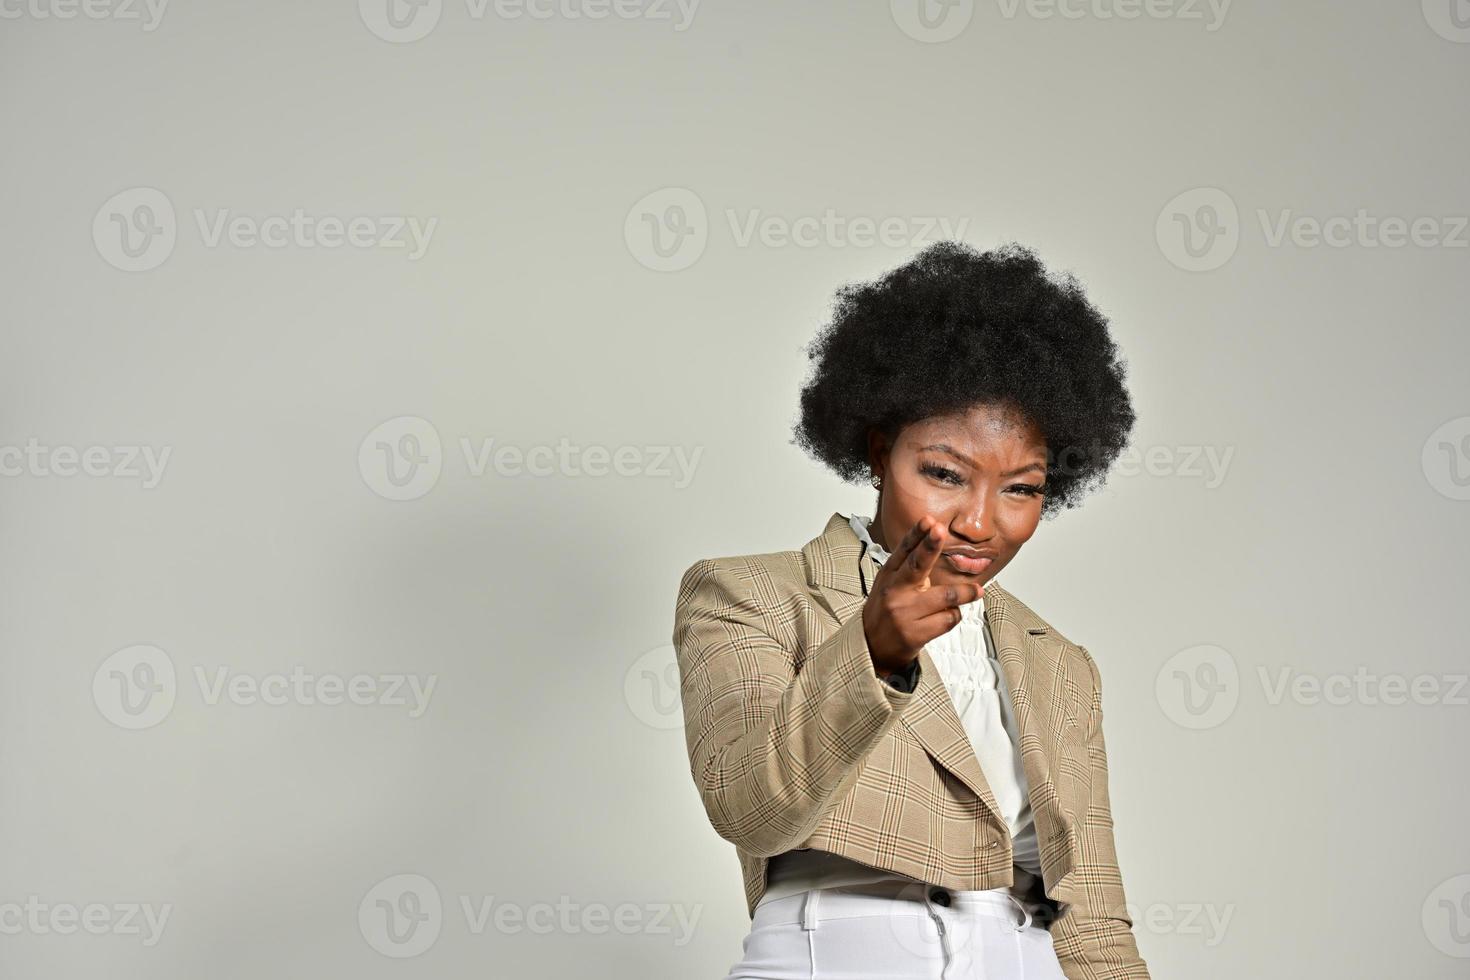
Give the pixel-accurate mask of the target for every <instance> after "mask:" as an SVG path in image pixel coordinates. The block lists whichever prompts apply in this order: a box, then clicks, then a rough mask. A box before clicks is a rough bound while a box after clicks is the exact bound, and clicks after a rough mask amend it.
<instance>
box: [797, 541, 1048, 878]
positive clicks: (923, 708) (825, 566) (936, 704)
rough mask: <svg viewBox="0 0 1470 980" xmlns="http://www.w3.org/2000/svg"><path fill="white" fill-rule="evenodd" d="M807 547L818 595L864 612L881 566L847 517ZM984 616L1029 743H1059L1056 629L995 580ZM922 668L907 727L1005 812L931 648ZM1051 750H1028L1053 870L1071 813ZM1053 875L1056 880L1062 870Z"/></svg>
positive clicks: (1035, 805)
mask: <svg viewBox="0 0 1470 980" xmlns="http://www.w3.org/2000/svg"><path fill="white" fill-rule="evenodd" d="M801 553H802V555H803V556H804V557H805V561H806V569H807V579H808V583H809V585H810V587H811V590H812V593H813V595H814V596H816V597H817V598H819V599H820V600H821V601H822V602H823V603H824V604H825V605H826V606H827V608H828V609H829V610H830V611H831V612H832V614H833V615H834V616H835V617H836V618H837V620H838V621H839V622H845V621H846V620H847V618H848V617H849V616H853V615H858V614H859V613H860V610H861V609H862V606H863V602H864V600H865V593H864V584H866V585H867V587H868V588H869V589H871V587H872V584H873V579H874V577H875V576H876V575H877V574H878V569H879V568H880V567H881V566H880V563H879V562H878V561H877V559H876V558H874V557H873V556H872V554H871V553H869V549H866V548H865V547H864V546H863V542H861V541H860V540H859V539H858V536H857V535H856V534H855V533H854V532H853V529H852V525H851V524H849V523H848V518H846V517H844V516H843V515H842V514H840V513H836V512H834V513H833V514H832V516H831V517H830V518H829V519H828V521H827V526H826V527H825V528H824V529H823V531H822V533H821V534H820V535H818V536H817V537H815V538H813V539H812V540H811V541H809V542H807V543H806V545H804V546H803V547H802V548H801ZM985 621H986V627H987V628H988V629H989V630H990V635H991V639H992V640H993V642H994V644H995V651H996V660H998V661H999V662H1000V664H1001V668H1002V673H1004V675H1005V679H1006V683H1007V685H1008V688H1009V690H1010V693H1011V701H1012V702H1013V706H1014V708H1015V712H1016V719H1017V723H1018V725H1019V727H1020V731H1021V738H1022V741H1023V744H1024V743H1034V744H1035V745H1037V746H1047V747H1049V748H1050V747H1053V746H1055V745H1056V744H1057V743H1058V739H1060V738H1061V735H1060V733H1061V731H1062V729H1063V726H1064V725H1065V724H1066V723H1067V721H1068V719H1067V718H1065V717H1063V716H1061V715H1060V714H1059V713H1060V711H1061V710H1062V709H1061V707H1060V706H1056V707H1054V706H1053V700H1054V699H1053V698H1051V697H1047V696H1042V695H1041V692H1046V691H1052V690H1055V689H1056V687H1057V684H1058V681H1059V678H1058V676H1057V670H1056V666H1055V664H1056V657H1055V653H1048V652H1047V650H1046V649H1044V648H1043V646H1042V645H1043V644H1045V643H1047V642H1048V636H1047V634H1048V633H1049V632H1050V627H1049V626H1048V625H1047V624H1046V623H1044V622H1042V621H1041V619H1040V618H1039V617H1037V616H1036V615H1035V614H1034V613H1032V612H1030V610H1028V609H1027V608H1026V607H1025V606H1023V605H1021V603H1020V602H1019V600H1017V599H1016V598H1015V597H1014V596H1012V595H1011V594H1010V593H1009V592H1007V591H1006V590H1005V589H1003V588H1002V587H1001V586H1000V584H999V583H998V582H996V581H994V580H992V581H990V582H987V583H986V585H985ZM919 666H920V675H919V685H918V687H917V688H916V689H915V691H914V694H915V695H916V700H915V703H913V704H911V705H909V706H908V708H907V710H905V711H904V714H903V719H902V720H903V723H904V725H906V726H907V727H908V728H909V729H910V730H911V731H912V732H913V733H914V734H915V736H917V737H918V739H919V741H920V742H921V743H923V745H924V747H925V749H927V750H928V752H929V753H930V754H931V755H933V756H934V757H935V758H936V759H938V760H939V761H940V762H941V763H943V764H944V765H945V767H946V768H948V769H949V770H950V771H952V772H953V773H955V775H956V776H958V777H959V779H960V780H961V781H963V782H964V783H965V784H966V785H967V786H969V787H970V789H971V790H972V791H973V792H974V793H975V794H976V795H977V796H979V797H980V798H981V799H982V800H983V801H984V802H985V804H986V805H987V806H988V807H990V808H991V810H992V811H993V812H995V813H997V814H999V813H1000V807H999V806H998V805H997V804H996V801H995V796H994V795H993V794H992V793H991V791H990V786H989V785H988V784H987V783H986V780H985V774H984V773H983V772H982V771H981V769H980V763H979V760H978V759H977V758H976V757H975V750H974V747H973V746H972V745H971V744H970V740H969V735H968V734H967V733H966V732H965V728H964V725H963V724H962V723H961V722H960V719H959V715H958V714H957V713H956V712H955V709H954V702H953V701H951V700H950V697H949V691H948V689H947V688H946V687H945V686H944V679H943V677H941V676H940V673H939V668H938V667H937V666H936V665H935V663H934V661H933V660H932V659H931V658H930V657H929V651H928V650H927V649H922V650H920V651H919ZM1050 754H1051V753H1050V752H1048V751H1040V752H1027V751H1023V752H1022V753H1021V757H1022V763H1023V766H1024V768H1025V771H1026V778H1027V781H1028V783H1029V784H1030V787H1031V794H1030V795H1031V802H1032V810H1033V812H1034V813H1035V818H1036V823H1037V833H1038V834H1039V835H1040V843H1041V849H1042V852H1043V861H1044V862H1045V863H1046V864H1047V865H1048V866H1049V867H1048V871H1051V870H1052V868H1053V867H1055V865H1053V861H1054V860H1056V858H1055V857H1054V855H1055V854H1056V853H1057V851H1058V849H1060V848H1062V847H1063V846H1064V845H1063V841H1064V839H1065V837H1066V834H1067V826H1068V824H1069V817H1068V815H1067V814H1065V813H1064V812H1060V811H1059V809H1058V807H1057V806H1056V805H1055V790H1054V784H1053V783H1052V779H1051V772H1050V764H1049V762H1048V756H1049V755H1050ZM1048 877H1049V878H1052V879H1053V880H1054V878H1055V874H1052V875H1049V876H1048Z"/></svg>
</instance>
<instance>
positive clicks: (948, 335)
mask: <svg viewBox="0 0 1470 980" xmlns="http://www.w3.org/2000/svg"><path fill="white" fill-rule="evenodd" d="M806 353H807V356H808V358H809V359H810V360H812V361H814V362H815V366H814V370H813V372H812V374H811V376H810V378H809V379H808V380H807V382H806V383H805V385H803V387H802V390H801V417H800V419H799V420H798V421H797V422H796V424H795V425H794V426H793V428H792V432H793V434H794V437H793V438H792V440H791V442H792V443H794V444H795V445H797V446H799V447H800V448H801V449H802V450H804V451H805V452H806V453H808V454H809V455H811V456H813V457H814V458H816V459H817V460H819V461H820V462H822V463H824V464H826V465H827V466H828V467H829V468H831V469H832V470H834V471H836V473H837V475H838V476H840V477H841V478H842V479H843V480H845V481H848V482H851V483H861V482H865V481H866V479H867V478H868V475H869V472H870V470H869V461H868V430H869V428H877V429H878V430H880V431H882V432H884V433H885V434H886V435H887V436H888V438H889V439H890V441H891V440H893V439H895V438H896V437H897V435H898V432H899V430H900V429H902V428H903V427H904V426H906V425H909V424H911V423H913V422H917V421H919V420H921V419H925V418H929V417H931V416H934V415H942V414H948V413H951V412H957V411H964V410H966V409H968V408H970V407H972V406H974V405H977V404H986V405H1000V406H1004V407H1006V408H1008V409H1010V410H1012V411H1014V412H1018V413H1020V414H1021V415H1022V416H1023V417H1024V418H1026V419H1029V420H1030V421H1031V422H1033V423H1034V424H1035V425H1036V427H1037V428H1038V429H1039V430H1040V431H1041V433H1042V435H1043V437H1044V438H1045V440H1046V446H1047V479H1046V488H1047V492H1046V496H1045V498H1044V499H1043V503H1042V514H1043V516H1045V515H1047V514H1053V513H1056V512H1057V510H1058V509H1060V508H1066V507H1073V506H1076V504H1077V503H1078V502H1079V501H1080V499H1081V497H1082V496H1083V495H1084V494H1085V493H1086V492H1087V491H1088V490H1090V489H1092V488H1094V487H1098V486H1101V485H1102V484H1103V482H1104V480H1105V478H1106V473H1107V470H1108V468H1109V467H1110V466H1111V465H1112V463H1113V461H1114V460H1116V459H1117V457H1118V455H1119V454H1120V453H1121V452H1122V451H1123V449H1124V447H1125V446H1126V445H1127V444H1128V435H1129V432H1130V431H1131V430H1132V428H1133V423H1134V420H1135V418H1136V416H1135V415H1134V412H1133V407H1132V404H1131V402H1130V400H1129V397H1128V390H1127V388H1126V387H1125V386H1124V384H1123V380H1124V377H1125V375H1126V372H1127V366H1126V362H1124V361H1123V360H1121V359H1120V357H1119V354H1118V348H1117V345H1116V344H1114V343H1113V340H1112V338H1111V337H1110V336H1109V335H1108V321H1107V318H1106V317H1105V316H1103V315H1102V314H1101V313H1099V312H1098V310H1097V308H1096V307H1094V306H1093V305H1092V304H1091V303H1090V302H1088V300H1087V297H1086V296H1085V295H1083V292H1082V286H1081V284H1080V283H1078V281H1077V280H1076V278H1075V277H1073V276H1072V275H1071V274H1070V273H1065V274H1061V275H1054V274H1051V273H1048V271H1047V269H1046V267H1045V266H1044V265H1043V264H1042V262H1041V260H1040V259H1038V258H1037V257H1036V254H1035V253H1034V252H1033V251H1031V250H1030V249H1029V248H1026V247H1024V246H1022V245H1018V244H1016V243H1010V244H1007V245H1004V246H1002V247H1000V248H997V249H994V250H992V251H989V252H983V253H982V252H979V251H977V250H976V249H974V248H972V247H971V246H969V245H965V244H963V243H960V242H951V241H941V242H936V243H935V244H932V245H930V246H928V247H926V248H925V249H923V251H921V252H919V253H918V255H916V256H915V257H914V258H913V259H911V260H910V261H909V262H907V263H905V264H904V265H902V266H899V267H898V268H896V269H894V270H892V271H891V272H888V273H886V274H885V275H883V276H882V277H881V278H879V279H877V280H875V281H873V282H860V283H850V284H848V285H846V286H843V287H841V288H840V289H838V291H837V299H836V302H835V303H834V306H833V315H832V319H831V321H830V323H828V324H827V325H825V326H824V327H823V328H822V329H821V331H820V332H819V333H818V335H817V337H816V339H814V340H813V341H812V342H811V343H810V344H809V345H808V346H807V348H806Z"/></svg>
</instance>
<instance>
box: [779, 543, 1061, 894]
mask: <svg viewBox="0 0 1470 980" xmlns="http://www.w3.org/2000/svg"><path fill="white" fill-rule="evenodd" d="M850 523H851V524H852V530H853V533H855V534H856V535H857V536H858V539H859V540H862V541H866V542H867V544H868V549H869V550H870V551H872V552H873V554H874V556H875V557H876V558H877V559H878V561H879V562H880V563H881V562H885V561H887V560H888V551H887V550H885V549H884V548H883V546H882V545H880V544H878V543H877V542H875V541H874V540H873V538H872V536H871V535H870V534H869V533H868V524H869V523H870V521H869V520H868V519H867V518H864V517H859V516H858V515H856V514H854V515H852V517H851V518H850ZM960 614H961V618H960V621H959V622H958V623H957V624H955V626H954V627H953V628H952V629H951V630H950V631H949V632H948V633H945V634H944V635H943V636H940V637H937V638H935V639H933V640H930V641H929V642H928V643H926V644H924V649H925V650H927V651H928V653H929V657H930V659H931V660H933V661H934V665H935V666H936V667H938V668H939V676H940V678H941V679H942V680H943V681H944V686H945V688H946V689H947V690H948V691H949V697H950V700H951V701H952V702H953V703H954V709H955V713H956V714H957V715H959V718H960V723H961V724H962V725H963V726H964V728H965V733H966V734H967V735H969V737H970V745H971V746H973V747H974V749H975V758H976V759H977V760H978V761H979V763H980V769H981V771H982V772H983V773H984V774H985V781H986V782H987V783H988V784H989V785H990V791H991V793H992V794H994V796H995V802H996V804H997V805H998V806H999V807H1000V810H1001V814H1000V815H1001V817H1002V818H1003V819H1004V820H1005V822H1006V826H1007V828H1008V829H1009V830H1010V833H1011V849H1012V852H1013V855H1014V863H1015V864H1017V865H1019V866H1020V867H1021V868H1022V869H1023V870H1025V871H1028V872H1030V873H1031V874H1034V875H1038V876H1039V875H1040V874H1041V852H1040V849H1039V847H1038V842H1037V839H1036V823H1035V820H1034V819H1033V817H1032V813H1031V802H1030V799H1029V797H1028V795H1027V793H1028V786H1027V782H1026V773H1025V770H1024V769H1023V768H1022V766H1021V749H1020V737H1021V735H1020V730H1019V728H1018V726H1017V724H1016V715H1015V709H1014V708H1013V706H1012V704H1011V695H1010V691H1009V689H1008V687H1007V685H1006V684H1005V683H1004V682H1003V677H1004V674H1002V672H1001V669H1000V662H999V661H998V660H996V659H995V644H994V642H993V641H992V639H991V637H990V631H989V629H988V627H987V626H986V623H985V596H984V595H983V594H982V595H981V597H980V598H978V599H976V600H975V601H974V602H969V603H965V604H964V605H962V606H960ZM876 676H877V675H876V674H875V675H874V677H875V678H876ZM890 879H892V880H896V881H901V882H904V883H911V882H912V881H913V880H914V879H912V878H908V877H906V876H904V875H898V874H894V873H893V872H890V871H884V870H882V869H880V868H873V867H869V866H868V865H866V864H861V863H859V862H857V861H852V860H849V859H848V858H845V857H842V856H841V855H838V854H830V853H828V852H826V851H818V850H813V849H811V848H803V849H798V850H794V851H787V852H786V853H784V854H778V855H776V856H775V857H773V858H771V861H770V865H769V867H768V869H767V879H766V880H767V886H766V891H765V894H763V895H762V896H761V903H765V902H767V901H774V900H775V899H777V898H783V897H785V896H787V895H793V894H796V893H798V892H803V891H806V890H807V889H809V888H831V887H834V886H837V885H855V884H866V883H868V882H875V881H886V880H890ZM996 890H997V891H1002V890H1005V889H996Z"/></svg>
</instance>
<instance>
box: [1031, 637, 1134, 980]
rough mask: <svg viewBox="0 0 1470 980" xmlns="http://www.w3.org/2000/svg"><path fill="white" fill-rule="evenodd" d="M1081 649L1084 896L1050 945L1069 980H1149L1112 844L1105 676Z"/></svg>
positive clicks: (1080, 875)
mask: <svg viewBox="0 0 1470 980" xmlns="http://www.w3.org/2000/svg"><path fill="white" fill-rule="evenodd" d="M1079 649H1081V650H1082V655H1083V656H1084V657H1086V658H1087V665H1088V667H1090V668H1091V669H1092V711H1091V712H1090V713H1089V715H1088V723H1087V759H1088V763H1089V764H1090V766H1091V767H1092V797H1091V799H1090V800H1089V801H1088V806H1087V813H1086V814H1085V815H1084V817H1083V819H1082V824H1081V827H1080V836H1081V843H1082V860H1081V864H1080V865H1079V866H1078V868H1077V869H1076V871H1075V872H1074V874H1075V876H1076V880H1077V887H1078V889H1079V890H1080V892H1081V896H1082V897H1081V900H1080V901H1077V902H1074V903H1071V904H1069V905H1065V906H1063V908H1062V912H1061V915H1060V916H1058V918H1057V920H1056V921H1055V922H1053V923H1052V925H1051V935H1052V944H1053V946H1054V947H1055V948H1056V952H1057V959H1058V960H1060V961H1061V964H1062V972H1063V973H1065V974H1066V975H1067V980H1150V977H1149V973H1148V967H1147V966H1146V965H1145V964H1144V962H1143V958H1142V957H1141V956H1140V955H1139V952H1138V946H1137V944H1136V943H1135V942H1134V939H1133V931H1132V929H1133V920H1132V918H1131V917H1130V916H1129V915H1128V911H1127V909H1126V907H1125V905H1126V899H1125V898H1124V895H1123V877H1122V873H1121V872H1120V871H1119V869H1118V855H1117V852H1116V850H1115V847H1114V843H1113V816H1112V810H1111V807H1110V804H1109V801H1108V760H1107V749H1106V746H1105V744H1104V742H1103V730H1102V719H1103V712H1102V677H1101V675H1100V674H1099V673H1098V669H1097V664H1096V663H1095V662H1094V661H1093V659H1092V655H1091V654H1089V653H1088V652H1087V650H1086V648H1084V647H1079Z"/></svg>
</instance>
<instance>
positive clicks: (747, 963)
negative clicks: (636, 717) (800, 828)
mask: <svg viewBox="0 0 1470 980" xmlns="http://www.w3.org/2000/svg"><path fill="white" fill-rule="evenodd" d="M921 978H922V980H1066V976H1065V974H1063V973H1062V967H1061V964H1060V963H1058V962H1057V956H1056V952H1055V951H1054V950H1053V949H1052V944H1051V933H1049V932H1047V930H1046V929H1045V927H1043V926H1040V925H1037V924H1036V923H1035V922H1033V921H1032V918H1031V914H1030V913H1029V912H1028V911H1027V910H1026V908H1025V907H1024V906H1023V905H1021V903H1019V902H1017V901H1016V900H1015V899H1014V898H1012V897H1011V895H1010V893H1009V892H1007V891H1006V890H1004V889H997V890H992V891H971V892H966V891H952V890H949V889H945V888H936V887H935V886H933V885H920V884H918V883H915V884H912V885H904V886H895V885H893V884H892V883H881V884H875V885H846V886H839V887H835V888H814V889H812V890H810V891H806V892H802V893H800V894H796V895H788V896H786V897H785V898H778V899H773V900H772V901H769V902H763V903H761V904H760V905H758V906H756V910H755V917H754V918H753V919H752V920H751V923H750V933H749V935H747V936H746V937H745V944H744V955H743V956H742V957H741V960H740V962H739V963H737V964H735V965H734V966H733V967H731V968H730V972H729V974H727V975H726V977H725V980H921Z"/></svg>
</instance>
